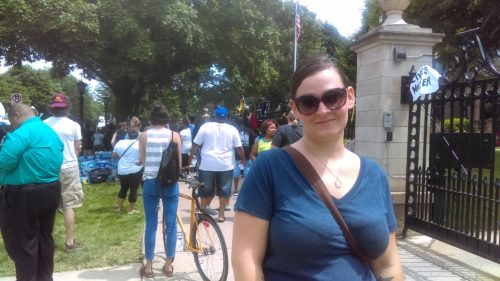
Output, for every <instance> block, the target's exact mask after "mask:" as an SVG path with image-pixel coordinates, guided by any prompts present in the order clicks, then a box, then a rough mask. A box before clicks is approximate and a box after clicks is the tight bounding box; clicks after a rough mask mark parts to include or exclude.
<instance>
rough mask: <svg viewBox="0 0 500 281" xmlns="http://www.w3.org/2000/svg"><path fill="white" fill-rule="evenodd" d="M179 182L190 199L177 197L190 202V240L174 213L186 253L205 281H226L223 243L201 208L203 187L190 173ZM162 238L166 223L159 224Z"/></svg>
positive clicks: (214, 225) (212, 220) (226, 259)
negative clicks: (192, 259)
mask: <svg viewBox="0 0 500 281" xmlns="http://www.w3.org/2000/svg"><path fill="white" fill-rule="evenodd" d="M179 182H184V183H187V185H188V188H189V189H191V196H189V195H187V194H183V193H180V194H179V197H180V198H184V199H186V200H190V201H191V212H190V216H189V226H190V231H189V236H188V237H186V230H185V229H184V224H183V223H182V220H181V217H180V216H179V213H178V212H177V223H178V225H179V226H180V228H181V231H182V233H183V239H184V245H185V249H186V250H187V251H189V252H191V253H192V254H193V257H194V263H195V264H196V269H197V270H198V273H200V275H201V278H202V279H203V280H204V281H225V280H226V279H227V275H228V270H229V255H228V252H227V246H226V241H225V240H224V235H223V234H222V230H221V229H220V227H219V225H218V223H217V221H216V220H215V219H214V218H213V217H212V216H210V215H208V214H206V213H204V212H203V211H202V210H201V207H200V201H199V196H198V192H197V190H198V188H200V187H202V186H203V183H201V182H199V181H198V180H197V178H196V176H195V175H194V174H193V173H189V172H185V173H183V175H182V177H181V179H179ZM162 229H163V237H165V231H166V229H165V221H164V220H163V223H162Z"/></svg>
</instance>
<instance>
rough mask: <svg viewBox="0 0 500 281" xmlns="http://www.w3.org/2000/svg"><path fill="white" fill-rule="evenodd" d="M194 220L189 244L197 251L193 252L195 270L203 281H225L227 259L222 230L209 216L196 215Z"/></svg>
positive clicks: (227, 266) (227, 265)
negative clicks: (195, 221)
mask: <svg viewBox="0 0 500 281" xmlns="http://www.w3.org/2000/svg"><path fill="white" fill-rule="evenodd" d="M196 218H197V224H196V225H194V226H193V228H192V229H191V239H193V241H191V243H192V245H194V246H195V248H196V249H198V251H196V252H193V256H194V263H195V264H196V268H197V269H198V272H199V273H200V275H201V278H203V280H205V281H225V280H226V279H227V273H228V268H229V261H228V259H229V257H228V254H227V246H226V241H225V240H224V236H223V235H222V230H221V229H220V227H219V225H218V224H217V222H216V221H215V220H214V219H213V218H212V217H211V216H208V215H206V214H198V215H197V216H196Z"/></svg>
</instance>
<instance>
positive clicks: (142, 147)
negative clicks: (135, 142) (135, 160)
mask: <svg viewBox="0 0 500 281" xmlns="http://www.w3.org/2000/svg"><path fill="white" fill-rule="evenodd" d="M147 142H148V134H147V133H145V132H144V133H142V134H140V135H139V153H140V158H139V159H140V162H141V163H140V165H144V164H145V163H146V143H147Z"/></svg>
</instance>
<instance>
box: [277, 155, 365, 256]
mask: <svg viewBox="0 0 500 281" xmlns="http://www.w3.org/2000/svg"><path fill="white" fill-rule="evenodd" d="M283 150H285V151H286V152H287V153H288V154H289V155H290V157H292V160H293V162H294V163H295V165H296V166H297V167H298V168H299V170H300V171H301V172H302V174H303V175H304V177H305V178H306V180H307V181H308V182H309V184H310V185H311V186H312V187H313V188H314V191H316V193H317V194H318V196H319V197H320V198H321V200H322V201H323V203H325V205H326V207H328V209H329V210H330V212H331V213H332V216H333V217H334V218H335V221H337V223H338V225H339V226H340V228H341V229H342V232H343V233H344V236H345V238H346V240H347V243H349V245H350V246H351V248H352V250H353V251H354V254H356V256H358V258H359V259H361V260H362V261H363V262H365V263H366V262H367V261H368V259H367V258H366V257H365V255H363V253H362V252H361V249H360V248H359V245H358V243H357V242H356V239H355V238H354V236H353V235H352V233H351V231H350V230H349V227H348V226H347V224H346V222H345V221H344V218H342V214H340V212H339V210H338V209H337V206H336V205H335V202H334V201H333V198H332V196H331V195H330V192H328V189H327V188H326V186H325V183H324V182H323V181H322V180H321V177H320V176H319V175H318V173H317V172H316V170H315V169H314V167H313V166H312V165H311V163H310V162H309V161H308V160H307V158H306V157H305V156H304V155H302V153H300V152H299V151H298V150H297V149H295V148H293V147H291V146H286V147H283Z"/></svg>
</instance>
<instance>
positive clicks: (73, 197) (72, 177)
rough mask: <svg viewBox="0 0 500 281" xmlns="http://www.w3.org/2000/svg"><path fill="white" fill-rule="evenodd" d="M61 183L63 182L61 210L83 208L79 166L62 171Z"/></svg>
mask: <svg viewBox="0 0 500 281" xmlns="http://www.w3.org/2000/svg"><path fill="white" fill-rule="evenodd" d="M59 181H60V182H61V203H60V205H59V208H60V209H62V210H63V211H64V210H67V209H75V208H78V207H81V206H82V204H83V189H82V184H81V183H80V170H79V168H78V165H77V166H75V167H69V168H64V169H61V173H60V178H59Z"/></svg>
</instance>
